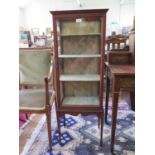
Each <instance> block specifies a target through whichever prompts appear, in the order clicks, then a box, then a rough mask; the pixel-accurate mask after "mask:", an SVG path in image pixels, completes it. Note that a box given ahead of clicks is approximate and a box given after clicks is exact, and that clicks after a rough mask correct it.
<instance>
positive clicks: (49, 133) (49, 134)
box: [46, 107, 52, 151]
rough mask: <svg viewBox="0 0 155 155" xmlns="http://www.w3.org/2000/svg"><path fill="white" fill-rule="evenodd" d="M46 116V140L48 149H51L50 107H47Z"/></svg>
mask: <svg viewBox="0 0 155 155" xmlns="http://www.w3.org/2000/svg"><path fill="white" fill-rule="evenodd" d="M46 117H47V130H48V140H49V149H50V151H52V134H51V108H50V107H48V108H47V112H46Z"/></svg>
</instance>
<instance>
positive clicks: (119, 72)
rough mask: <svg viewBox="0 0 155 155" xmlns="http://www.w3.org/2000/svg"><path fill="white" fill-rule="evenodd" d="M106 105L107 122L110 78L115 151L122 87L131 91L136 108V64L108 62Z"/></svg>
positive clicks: (132, 102)
mask: <svg viewBox="0 0 155 155" xmlns="http://www.w3.org/2000/svg"><path fill="white" fill-rule="evenodd" d="M106 67H107V73H106V107H105V122H107V112H108V99H109V88H110V79H111V81H112V130H111V151H112V152H113V148H114V141H115V129H116V120H117V108H118V97H119V92H120V89H122V88H123V90H124V89H125V90H128V91H130V97H131V105H132V109H133V110H134V104H135V103H134V102H135V95H134V94H135V93H134V91H135V66H132V65H109V64H106Z"/></svg>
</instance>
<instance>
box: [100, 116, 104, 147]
mask: <svg viewBox="0 0 155 155" xmlns="http://www.w3.org/2000/svg"><path fill="white" fill-rule="evenodd" d="M100 119H101V138H100V146H102V145H103V124H104V119H103V113H101V114H100Z"/></svg>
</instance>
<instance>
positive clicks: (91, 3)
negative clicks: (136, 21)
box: [22, 0, 130, 35]
mask: <svg viewBox="0 0 155 155" xmlns="http://www.w3.org/2000/svg"><path fill="white" fill-rule="evenodd" d="M80 2H81V4H82V7H80V6H78V4H77V1H76V0H33V1H32V2H31V3H30V2H29V4H28V5H26V6H25V7H24V11H23V19H24V22H22V24H23V25H22V26H24V27H25V28H27V29H31V28H39V29H40V34H42V33H43V32H45V28H46V27H52V16H51V14H50V13H49V11H50V10H73V9H93V8H94V9H95V8H109V11H108V13H107V35H109V34H110V33H111V29H112V26H111V23H112V22H115V23H116V24H117V26H118V27H119V26H120V13H122V12H123V11H122V12H121V5H120V0H80ZM127 13H130V11H128V12H127ZM117 31H119V29H117Z"/></svg>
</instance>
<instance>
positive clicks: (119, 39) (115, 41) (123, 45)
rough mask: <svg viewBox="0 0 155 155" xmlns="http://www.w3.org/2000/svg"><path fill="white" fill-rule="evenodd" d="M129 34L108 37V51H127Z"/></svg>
mask: <svg viewBox="0 0 155 155" xmlns="http://www.w3.org/2000/svg"><path fill="white" fill-rule="evenodd" d="M128 39H129V37H128V36H123V35H114V36H109V37H107V38H106V45H107V49H106V50H107V51H121V50H123V51H125V50H129V49H128V48H127V40H128Z"/></svg>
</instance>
